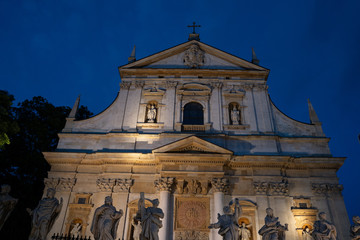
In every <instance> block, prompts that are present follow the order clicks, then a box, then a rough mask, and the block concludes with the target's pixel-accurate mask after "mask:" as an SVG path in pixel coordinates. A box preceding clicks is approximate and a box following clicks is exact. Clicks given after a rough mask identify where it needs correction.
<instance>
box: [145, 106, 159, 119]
mask: <svg viewBox="0 0 360 240" xmlns="http://www.w3.org/2000/svg"><path fill="white" fill-rule="evenodd" d="M157 115H158V104H157V102H155V101H151V102H149V103H148V104H147V105H146V113H145V122H146V123H156V122H157Z"/></svg>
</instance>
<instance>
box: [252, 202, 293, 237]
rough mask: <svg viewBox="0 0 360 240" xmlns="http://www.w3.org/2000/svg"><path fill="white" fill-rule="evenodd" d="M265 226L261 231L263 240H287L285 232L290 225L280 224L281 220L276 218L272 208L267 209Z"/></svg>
mask: <svg viewBox="0 0 360 240" xmlns="http://www.w3.org/2000/svg"><path fill="white" fill-rule="evenodd" d="M266 214H267V215H266V217H265V225H264V226H263V227H262V228H261V229H260V230H259V234H260V235H261V236H262V240H285V231H288V225H287V224H285V225H284V226H283V225H281V224H280V222H279V218H278V217H275V216H274V211H273V210H272V209H271V208H267V209H266Z"/></svg>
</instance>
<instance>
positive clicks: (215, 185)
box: [211, 178, 229, 193]
mask: <svg viewBox="0 0 360 240" xmlns="http://www.w3.org/2000/svg"><path fill="white" fill-rule="evenodd" d="M211 186H212V189H213V192H222V193H226V192H228V190H229V179H227V178H213V179H212V180H211Z"/></svg>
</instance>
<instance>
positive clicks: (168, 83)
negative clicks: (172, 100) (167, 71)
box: [165, 81, 178, 88]
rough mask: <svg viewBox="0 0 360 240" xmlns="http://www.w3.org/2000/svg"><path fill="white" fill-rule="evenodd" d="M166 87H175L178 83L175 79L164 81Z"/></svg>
mask: <svg viewBox="0 0 360 240" xmlns="http://www.w3.org/2000/svg"><path fill="white" fill-rule="evenodd" d="M165 84H166V85H165V86H166V88H175V87H176V86H177V84H178V82H176V81H166V83H165Z"/></svg>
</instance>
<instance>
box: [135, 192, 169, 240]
mask: <svg viewBox="0 0 360 240" xmlns="http://www.w3.org/2000/svg"><path fill="white" fill-rule="evenodd" d="M148 200H149V201H150V202H151V203H152V204H153V206H152V207H147V208H145V197H144V193H143V192H141V193H140V200H139V202H138V209H139V210H138V214H137V218H138V219H139V220H140V222H141V226H142V230H141V237H140V239H141V240H159V229H160V228H161V227H162V226H163V225H162V222H161V220H160V218H164V212H163V211H162V210H161V208H158V206H159V200H158V199H154V200H150V199H148Z"/></svg>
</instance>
